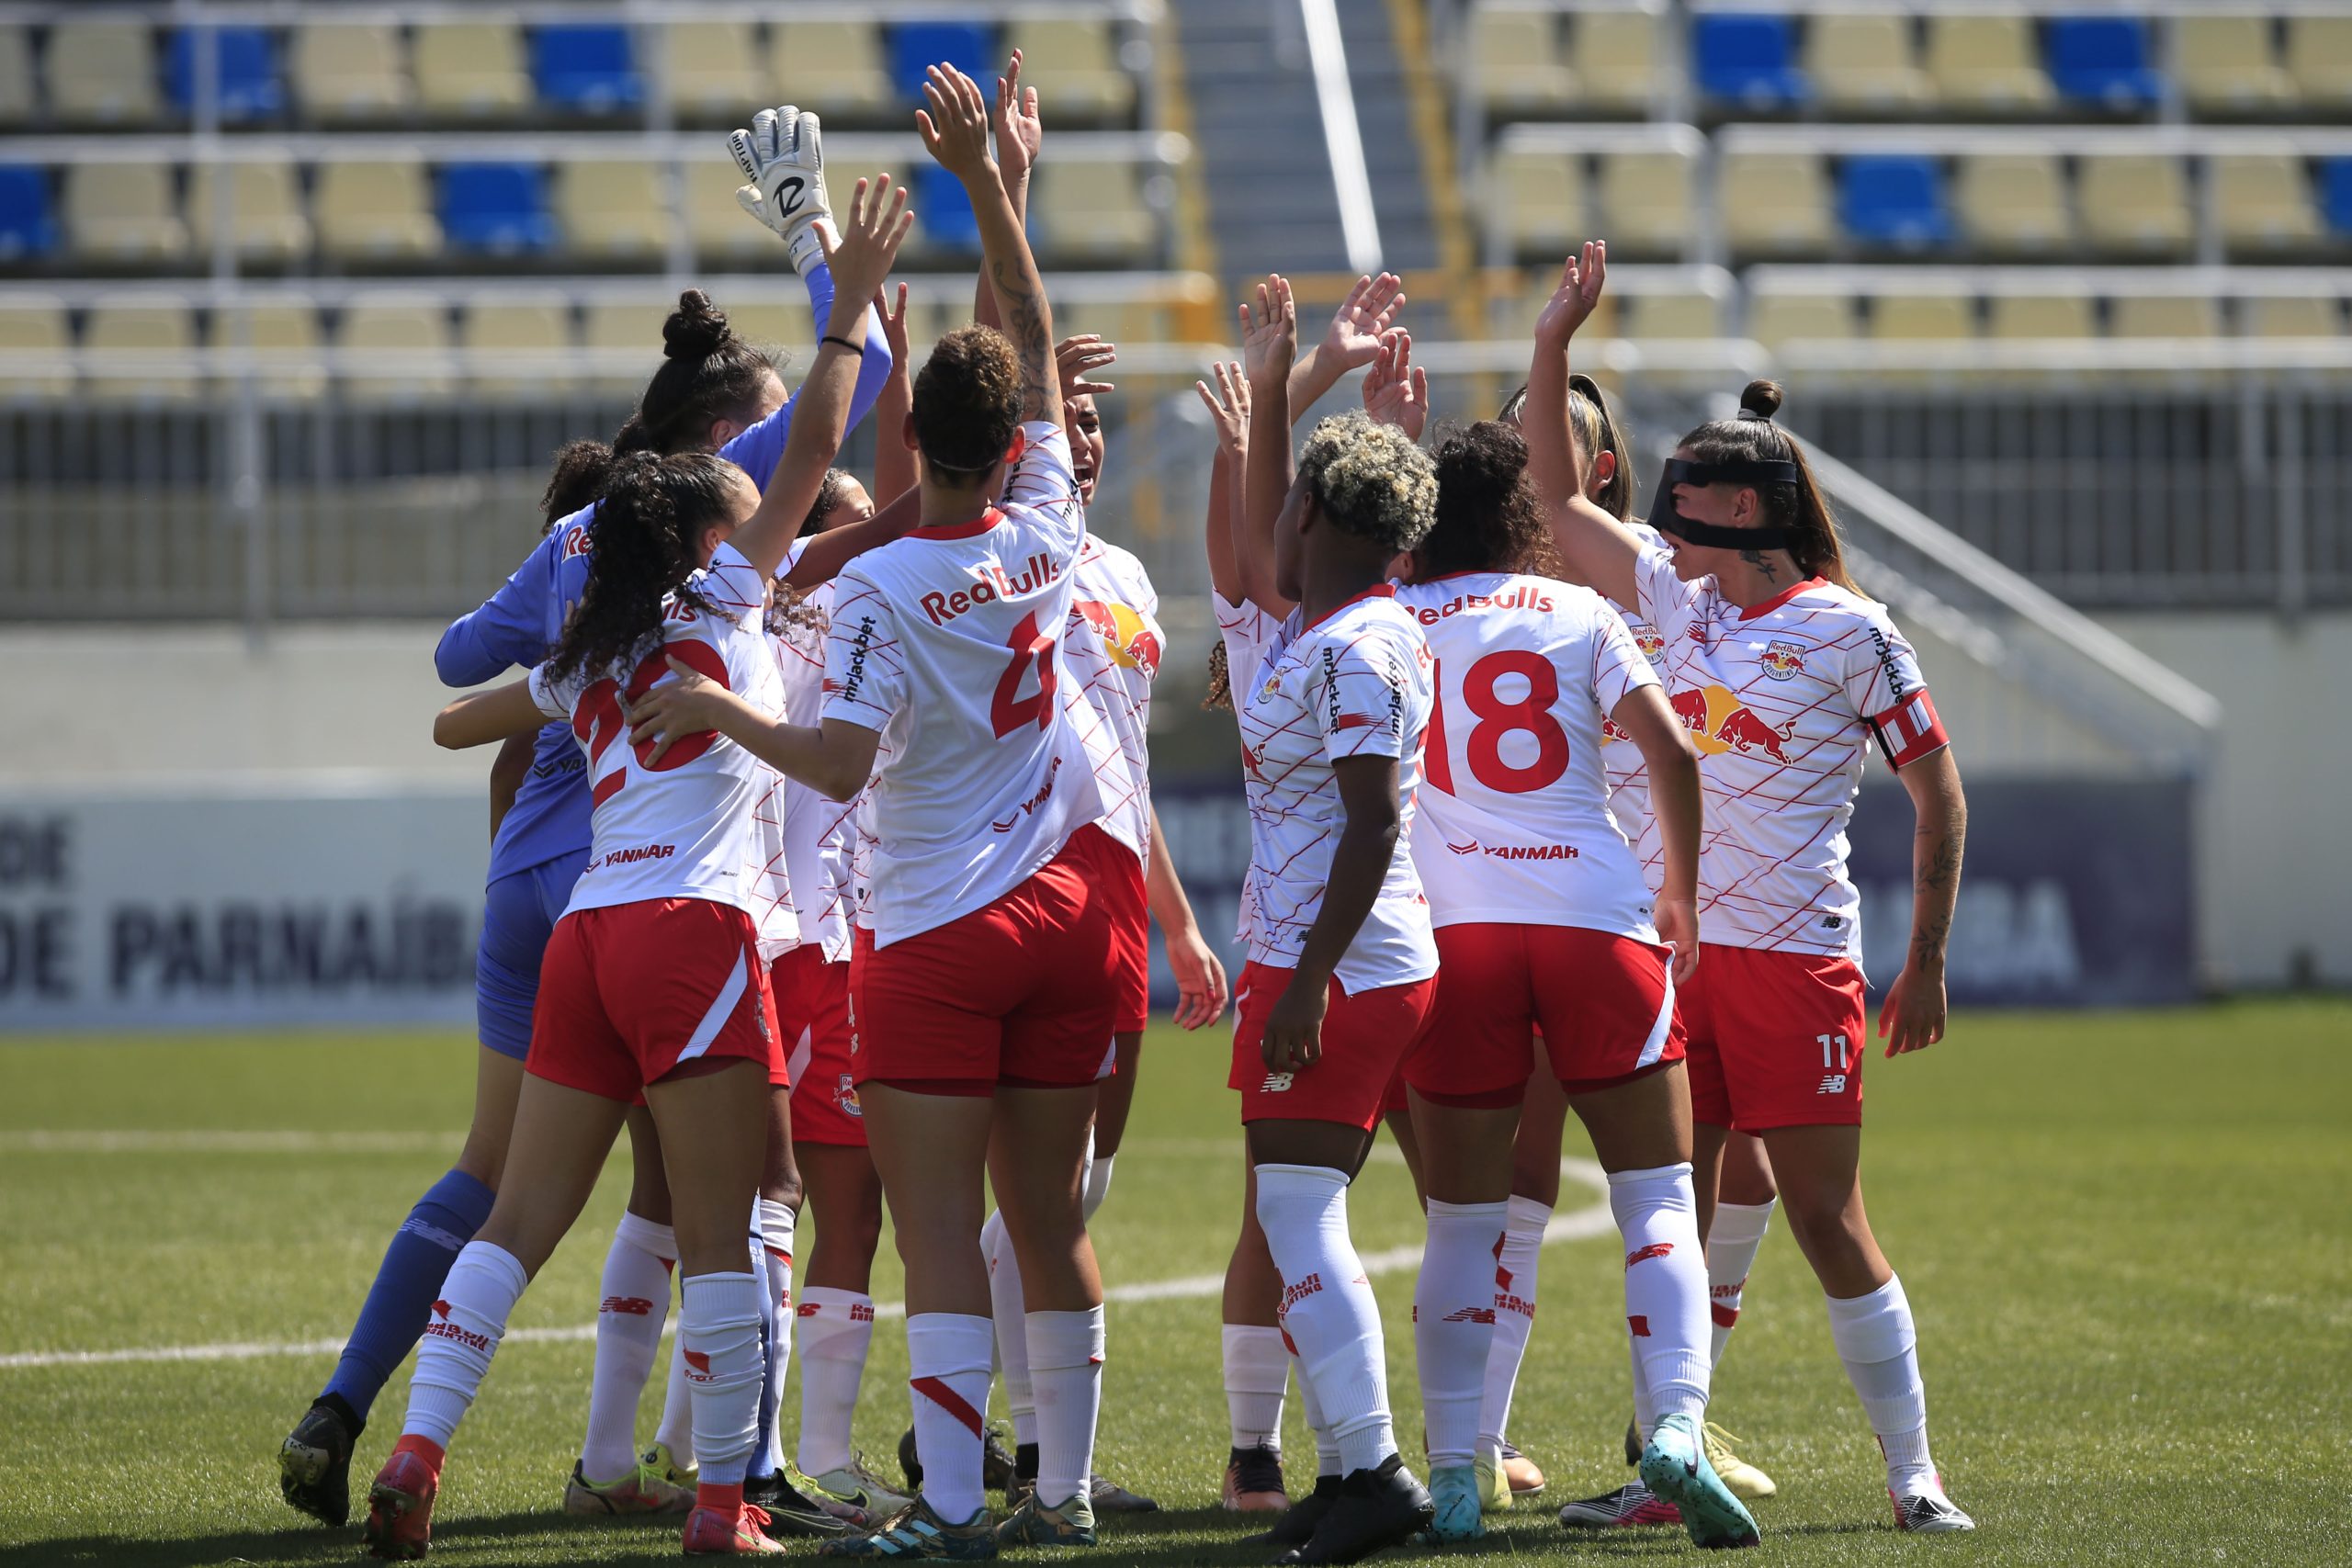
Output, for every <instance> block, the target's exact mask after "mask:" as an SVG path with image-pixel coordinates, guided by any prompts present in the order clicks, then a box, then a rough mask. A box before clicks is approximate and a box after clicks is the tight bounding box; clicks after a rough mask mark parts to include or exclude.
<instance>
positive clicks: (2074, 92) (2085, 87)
mask: <svg viewBox="0 0 2352 1568" xmlns="http://www.w3.org/2000/svg"><path fill="white" fill-rule="evenodd" d="M2048 28H2049V30H2048V33H2047V42H2048V48H2049V53H2050V80H2051V82H2052V84H2053V85H2055V86H2056V87H2057V89H2058V91H2059V93H2060V95H2061V96H2064V97H2068V98H2072V99H2073V100H2074V101H2075V102H2076V103H2078V104H2083V105H2086V106H2087V107H2092V108H2105V109H2118V110H2126V111H2131V110H2139V109H2145V108H2151V107H2154V105H2155V102H2156V100H2157V99H2158V98H2160V97H2162V96H2164V78H2163V77H2161V76H2160V75H2158V74H2157V73H2156V72H2155V71H2154V70H2153V69H2151V68H2150V66H2149V64H2148V56H2149V49H2148V25H2147V23H2145V22H2143V21H2142V20H2141V19H2140V18H2139V17H2051V18H2050V21H2049V24H2048Z"/></svg>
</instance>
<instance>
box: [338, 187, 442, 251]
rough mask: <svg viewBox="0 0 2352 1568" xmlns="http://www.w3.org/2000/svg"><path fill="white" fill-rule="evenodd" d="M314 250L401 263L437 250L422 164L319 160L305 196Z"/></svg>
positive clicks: (438, 233)
mask: <svg viewBox="0 0 2352 1568" xmlns="http://www.w3.org/2000/svg"><path fill="white" fill-rule="evenodd" d="M311 215H312V218H313V220H314V221H315V222H316V224H317V226H318V231H319V249H320V250H321V251H322V252H323V253H324V254H327V255H330V256H334V257H335V258H337V259H339V260H343V261H364V262H375V261H401V260H406V259H412V258H414V257H419V256H426V255H430V254H433V253H434V252H435V251H438V250H439V249H440V248H441V221H440V220H439V219H437V218H435V217H434V215H433V203H432V192H431V190H430V188H429V187H428V186H427V184H426V181H425V177H424V164H415V163H390V162H382V163H356V162H354V163H347V164H321V165H320V167H319V185H318V189H317V191H316V192H314V193H313V196H312V200H311Z"/></svg>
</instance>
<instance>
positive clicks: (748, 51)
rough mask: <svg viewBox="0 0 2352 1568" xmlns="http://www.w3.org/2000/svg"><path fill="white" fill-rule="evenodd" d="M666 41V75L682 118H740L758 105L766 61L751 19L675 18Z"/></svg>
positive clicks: (664, 41)
mask: <svg viewBox="0 0 2352 1568" xmlns="http://www.w3.org/2000/svg"><path fill="white" fill-rule="evenodd" d="M662 41H663V43H664V45H665V46H666V48H667V50H668V54H667V58H666V62H665V64H664V66H663V68H662V77H663V80H665V81H666V82H667V83H668V84H669V87H670V107H671V108H672V109H673V111H674V112H675V113H676V114H677V115H678V116H679V118H683V119H694V120H711V121H716V120H721V119H729V117H733V118H737V119H740V118H747V117H748V116H750V115H751V114H752V111H753V110H754V109H756V108H758V107H760V98H761V96H762V95H763V81H764V75H763V71H762V67H763V65H764V64H765V62H764V61H763V60H762V58H761V56H760V51H759V47H758V45H757V44H755V43H754V42H753V41H752V24H751V23H749V22H673V23H671V24H670V26H669V28H668V29H667V31H666V34H665V36H664V38H663V39H662ZM729 123H732V120H731V119H729Z"/></svg>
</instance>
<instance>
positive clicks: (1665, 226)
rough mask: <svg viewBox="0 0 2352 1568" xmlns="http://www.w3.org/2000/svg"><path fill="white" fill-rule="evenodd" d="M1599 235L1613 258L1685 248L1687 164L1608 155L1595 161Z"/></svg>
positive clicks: (1670, 158) (1664, 157)
mask: <svg viewBox="0 0 2352 1568" xmlns="http://www.w3.org/2000/svg"><path fill="white" fill-rule="evenodd" d="M1600 220H1601V227H1600V232H1601V233H1602V234H1604V235H1606V236H1607V237H1608V240H1609V246H1610V249H1611V252H1612V253H1622V254H1626V255H1649V256H1660V255H1680V254H1682V252H1683V249H1684V247H1685V246H1687V245H1688V244H1689V243H1691V231H1692V228H1693V225H1692V222H1691V160H1690V159H1689V158H1688V157H1686V156H1685V155H1684V154H1682V153H1680V152H1610V153H1605V154H1603V155H1602V157H1601V160H1600Z"/></svg>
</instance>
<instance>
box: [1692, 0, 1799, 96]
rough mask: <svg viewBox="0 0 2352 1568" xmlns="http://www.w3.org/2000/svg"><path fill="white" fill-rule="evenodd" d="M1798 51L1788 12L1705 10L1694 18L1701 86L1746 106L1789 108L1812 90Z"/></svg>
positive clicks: (1696, 68)
mask: <svg viewBox="0 0 2352 1568" xmlns="http://www.w3.org/2000/svg"><path fill="white" fill-rule="evenodd" d="M1796 55H1797V40H1796V29H1795V28H1793V27H1792V26H1791V25H1790V23H1789V19H1788V18H1787V17H1755V16H1746V15H1739V14H1714V13H1706V14H1702V15H1701V16H1699V17H1695V18H1693V19H1692V21H1691V73H1692V74H1693V75H1695V76H1696V77H1697V78H1698V81H1699V90H1700V91H1701V92H1702V93H1705V94H1706V95H1707V96H1710V97H1715V98H1726V99H1729V100H1730V101H1732V102H1733V103H1736V104H1738V105H1739V106H1741V107H1744V108H1750V109H1775V108H1789V107H1794V106H1795V105H1798V104H1802V103H1804V102H1806V101H1807V100H1808V99H1810V98H1811V97H1812V96H1813V84H1812V83H1811V82H1810V81H1809V80H1807V79H1806V77H1805V73H1804V72H1802V71H1800V70H1798V69H1797V66H1796Z"/></svg>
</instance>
